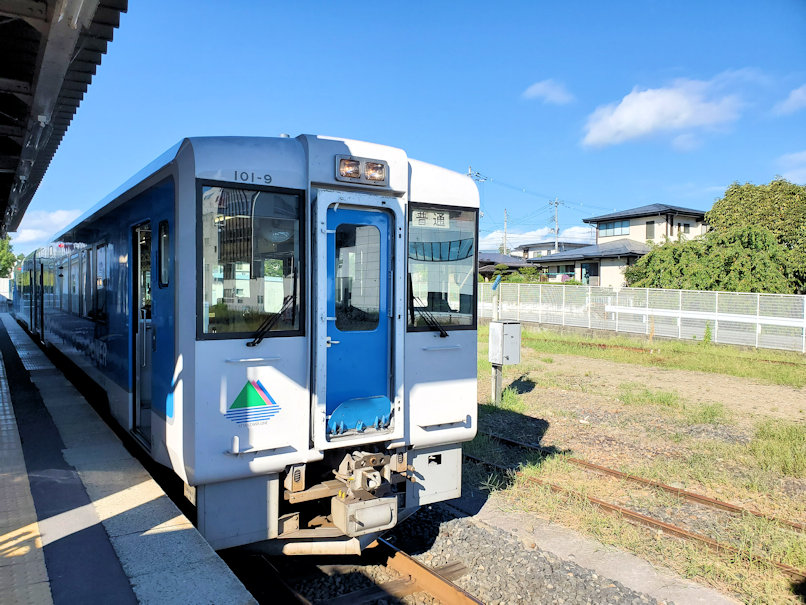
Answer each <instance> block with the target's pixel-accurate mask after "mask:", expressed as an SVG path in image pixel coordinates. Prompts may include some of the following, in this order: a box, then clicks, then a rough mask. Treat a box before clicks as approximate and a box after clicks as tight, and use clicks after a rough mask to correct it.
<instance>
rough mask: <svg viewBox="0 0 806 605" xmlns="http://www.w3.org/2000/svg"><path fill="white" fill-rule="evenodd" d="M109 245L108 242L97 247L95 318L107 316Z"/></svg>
mask: <svg viewBox="0 0 806 605" xmlns="http://www.w3.org/2000/svg"><path fill="white" fill-rule="evenodd" d="M108 247H109V246H108V245H107V244H102V245H100V246H98V247H97V248H96V249H95V309H94V311H95V319H105V318H106V295H107V293H106V290H107V286H108V284H109V267H108V266H107V260H108V259H107V248H108Z"/></svg>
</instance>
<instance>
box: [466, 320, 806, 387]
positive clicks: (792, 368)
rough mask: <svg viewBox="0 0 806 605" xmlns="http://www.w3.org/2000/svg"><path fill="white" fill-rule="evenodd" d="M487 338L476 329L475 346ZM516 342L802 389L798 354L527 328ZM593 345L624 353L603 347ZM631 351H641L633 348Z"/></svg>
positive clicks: (546, 351)
mask: <svg viewBox="0 0 806 605" xmlns="http://www.w3.org/2000/svg"><path fill="white" fill-rule="evenodd" d="M487 339H488V328H487V327H486V326H479V344H481V343H484V344H485V346H486V343H487ZM521 342H522V344H523V346H527V347H529V348H531V349H534V350H535V351H537V352H538V353H540V354H541V355H561V354H566V355H579V356H582V357H590V358H596V359H607V360H610V361H615V362H618V363H634V364H639V365H644V366H654V367H661V368H676V369H681V370H692V371H699V372H710V373H715V374H727V375H729V376H737V377H741V378H751V379H754V380H759V381H762V382H767V383H771V384H781V385H786V386H791V387H796V388H799V387H802V386H806V359H804V356H803V355H802V354H800V353H790V352H786V351H773V350H766V349H754V350H745V349H739V348H734V347H731V346H728V345H704V344H703V343H690V342H686V341H666V340H664V341H658V340H656V341H654V342H652V343H649V342H647V341H646V340H643V339H639V338H629V337H625V336H617V337H610V338H608V337H595V338H591V337H588V336H585V335H582V334H561V333H559V332H555V331H553V330H534V329H529V328H527V329H524V330H523V333H522V335H521ZM590 345H594V346H590ZM595 345H606V346H610V347H626V348H627V349H619V348H609V349H602V348H599V347H598V346H595ZM636 348H637V349H640V351H635V350H632V349H636ZM485 350H486V349H485ZM480 353H481V351H480ZM484 356H485V357H486V353H485V355H484Z"/></svg>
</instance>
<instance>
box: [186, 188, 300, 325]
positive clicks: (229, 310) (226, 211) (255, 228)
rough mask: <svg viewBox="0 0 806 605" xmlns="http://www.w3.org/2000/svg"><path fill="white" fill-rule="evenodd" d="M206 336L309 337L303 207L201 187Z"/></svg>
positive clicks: (278, 196) (257, 193) (288, 195)
mask: <svg viewBox="0 0 806 605" xmlns="http://www.w3.org/2000/svg"><path fill="white" fill-rule="evenodd" d="M200 205H201V217H200V222H201V234H200V236H201V238H200V239H201V242H200V244H201V256H202V258H201V259H200V260H199V271H200V272H201V273H202V274H203V281H202V291H201V293H200V300H199V305H200V307H201V308H200V309H199V315H200V316H201V322H200V326H199V327H200V336H204V337H207V338H236V337H247V336H249V337H251V336H252V335H253V334H254V333H255V332H256V331H257V330H258V328H260V327H261V325H263V324H264V323H265V322H266V321H267V320H268V319H269V318H271V317H275V316H276V317H277V320H276V321H275V322H274V325H273V326H272V327H271V331H270V333H269V335H271V334H272V333H279V334H283V335H291V334H301V332H302V328H301V325H302V323H301V319H300V307H301V301H302V296H301V294H302V283H301V281H302V280H301V278H300V276H301V275H304V274H305V272H304V267H303V264H302V250H303V244H302V232H301V227H300V225H301V223H302V203H301V195H300V194H299V193H296V192H290V191H286V190H283V191H277V190H266V189H259V190H258V189H240V188H234V187H218V186H202V187H201V204H200Z"/></svg>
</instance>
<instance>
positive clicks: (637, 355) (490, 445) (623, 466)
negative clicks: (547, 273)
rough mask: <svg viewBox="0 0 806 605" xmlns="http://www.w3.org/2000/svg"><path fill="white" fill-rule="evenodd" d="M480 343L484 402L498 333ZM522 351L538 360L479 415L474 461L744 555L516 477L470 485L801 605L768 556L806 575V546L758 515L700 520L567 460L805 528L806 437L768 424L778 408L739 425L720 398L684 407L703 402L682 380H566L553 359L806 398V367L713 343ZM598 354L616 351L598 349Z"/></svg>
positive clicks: (571, 342)
mask: <svg viewBox="0 0 806 605" xmlns="http://www.w3.org/2000/svg"><path fill="white" fill-rule="evenodd" d="M480 332H481V333H480V336H479V368H480V369H481V368H483V370H484V371H483V373H481V374H480V375H479V381H480V392H482V393H484V394H485V395H486V392H487V390H488V389H489V375H490V374H489V372H490V366H489V364H488V363H487V362H486V361H485V360H486V357H487V334H488V333H487V330H486V329H481V330H480ZM522 342H523V345H524V347H525V348H526V347H528V348H531V349H534V350H535V351H536V352H532V351H529V350H524V351H523V352H522V356H521V363H520V364H518V365H517V366H505V367H504V384H505V385H508V389H507V391H511V393H507V394H505V396H504V398H505V402H504V403H505V405H502V406H499V407H495V406H492V405H482V406H480V407H479V416H478V421H479V430H480V433H479V435H478V437H477V438H476V440H475V441H473V442H470V443H468V444H465V448H466V451H468V452H471V451H475V452H476V455H477V456H478V457H479V458H482V459H485V460H491V461H495V462H497V463H499V464H502V465H505V466H510V467H518V468H519V469H520V471H521V472H522V473H523V474H524V475H527V476H533V477H536V478H538V479H541V480H545V481H550V482H551V483H554V484H556V485H560V486H562V487H565V488H569V489H573V490H574V491H576V492H579V493H581V494H586V495H589V496H594V497H597V498H601V499H603V500H606V501H608V502H612V503H616V504H622V505H626V506H627V507H628V508H633V509H634V510H638V511H639V512H643V513H644V514H648V515H651V516H658V517H659V518H661V519H664V520H667V521H670V522H673V523H676V524H679V525H683V526H685V527H689V528H690V529H692V530H693V531H696V532H698V533H704V534H707V535H709V536H711V537H712V538H714V539H716V540H719V541H722V542H725V543H728V544H731V545H733V546H734V547H736V548H738V549H739V551H740V554H739V555H726V554H720V553H714V552H712V551H710V550H708V549H706V548H704V547H702V546H698V545H695V544H691V543H687V542H683V541H682V540H675V539H670V538H667V537H665V536H664V537H662V536H659V535H658V534H657V533H655V532H652V531H648V530H646V529H642V528H638V527H635V526H632V525H630V524H628V523H626V522H625V521H624V520H622V519H620V518H618V517H613V516H610V515H606V514H604V513H603V512H602V511H601V510H599V509H597V508H596V507H595V506H593V505H592V504H591V503H590V502H588V501H586V500H585V499H583V498H579V497H576V496H568V495H563V494H557V493H553V492H552V491H551V490H550V489H549V488H547V487H541V486H537V485H535V484H533V483H527V482H525V481H524V480H523V479H521V478H519V477H517V476H514V475H512V474H511V473H508V474H501V473H497V474H496V473H491V472H490V471H489V469H488V468H486V467H479V466H476V465H472V464H468V465H466V467H467V469H466V472H467V475H466V477H467V478H468V480H469V481H471V483H470V485H474V486H476V488H477V489H481V490H483V491H485V492H486V493H488V494H489V497H490V498H495V499H496V503H497V505H498V506H501V507H504V508H506V509H511V508H514V509H519V510H523V511H530V512H533V513H534V514H535V515H537V516H540V517H542V518H545V519H550V520H552V521H555V522H557V523H560V524H563V525H565V526H568V527H572V528H575V529H577V530H579V531H581V532H583V533H585V534H587V535H589V536H592V537H593V538H595V539H597V540H600V541H602V542H604V543H606V544H612V545H615V546H617V547H619V548H623V549H626V550H628V551H630V552H633V553H635V554H636V555H638V556H640V557H643V558H645V559H647V560H649V561H651V562H653V563H655V564H659V565H664V566H667V567H671V568H672V569H674V570H676V571H677V572H678V573H679V574H681V575H683V576H685V577H688V578H692V579H695V580H697V581H700V582H704V583H707V584H710V585H712V586H715V587H716V588H718V589H720V590H722V591H724V592H726V593H729V594H733V595H736V596H738V597H739V598H740V599H741V600H743V601H745V602H748V603H782V602H797V596H796V595H795V594H794V593H793V591H792V588H791V586H790V583H789V581H788V579H787V578H786V576H784V575H783V574H782V573H781V572H779V571H777V570H775V569H773V568H771V567H770V566H769V565H768V564H766V563H764V562H762V561H760V560H759V557H760V556H762V557H767V558H770V559H773V560H776V561H780V562H783V563H785V564H787V565H790V566H793V567H795V568H799V569H804V568H806V535H804V534H803V533H800V532H797V531H793V530H792V529H791V528H788V527H787V526H785V525H782V524H779V523H776V522H773V521H768V520H764V519H759V518H757V517H754V516H752V515H747V514H746V515H730V514H727V513H719V512H715V511H710V510H708V509H705V510H699V509H697V505H693V504H690V503H685V502H683V501H680V500H678V499H677V498H676V497H674V496H672V495H670V494H668V493H665V492H663V493H658V492H656V491H655V490H651V489H646V488H645V487H644V486H637V485H635V484H632V483H628V482H624V481H620V480H617V479H614V478H612V477H606V476H604V475H599V474H596V473H591V472H589V471H585V470H583V469H580V468H578V467H576V466H574V465H572V464H570V463H569V462H568V460H567V458H566V455H570V456H573V457H577V458H583V459H586V460H589V461H591V462H594V463H599V464H604V465H605V466H610V467H612V468H617V469H619V470H622V471H625V472H628V473H630V474H634V475H638V476H641V477H645V478H647V479H653V480H656V481H659V482H661V483H665V484H667V485H669V484H671V485H674V486H679V487H683V488H684V489H687V490H690V491H694V492H698V493H702V494H705V495H708V496H711V497H713V498H717V499H720V500H725V501H729V502H732V503H734V504H738V505H741V506H746V507H749V508H752V509H756V510H760V511H762V512H763V513H765V514H768V515H773V516H776V517H780V518H783V519H789V520H794V521H801V520H802V519H803V518H806V500H804V498H803V497H802V494H803V489H804V486H806V482H804V480H805V479H806V424H804V423H803V422H795V421H791V420H784V419H771V418H770V416H769V415H767V411H766V410H767V408H770V409H772V408H774V403H775V401H774V398H771V399H769V400H765V402H767V403H769V404H771V405H769V406H764V405H762V406H760V407H759V408H758V411H754V412H752V416H751V415H749V414H747V413H738V411H737V410H738V409H744V408H734V407H733V406H732V403H731V401H730V397H731V395H730V394H728V393H726V392H725V391H720V390H718V389H715V390H714V391H712V393H713V396H714V397H716V398H721V399H718V400H716V401H692V400H690V399H687V397H689V396H692V395H691V392H692V391H691V389H690V388H688V389H687V388H685V386H686V385H683V386H680V387H679V391H678V387H676V386H666V385H670V384H671V385H680V384H681V383H680V382H677V381H673V380H675V379H679V380H686V377H685V376H683V375H677V376H674V375H673V376H671V377H669V379H667V380H666V381H659V383H657V385H653V383H652V382H651V381H648V382H647V381H642V382H637V380H638V379H637V378H636V379H631V378H628V377H629V376H630V375H631V373H630V372H629V371H623V370H624V369H623V368H622V374H620V376H624V378H623V379H622V380H630V382H621V381H619V380H607V379H605V378H604V376H603V373H607V372H608V371H609V370H608V368H607V366H605V365H603V364H590V365H588V364H584V363H583V364H579V363H578V362H577V363H576V364H574V365H572V368H573V369H568V368H564V367H563V366H564V362H566V361H567V360H568V358H567V357H555V355H562V354H568V353H570V354H575V355H578V356H582V357H597V358H601V359H612V360H613V361H619V362H623V363H635V364H642V365H648V366H655V367H662V368H669V369H672V368H680V369H685V370H698V371H712V372H715V373H716V372H718V373H723V374H729V375H735V376H746V377H748V378H752V379H756V380H763V381H767V382H772V383H779V384H788V385H791V386H794V387H796V388H798V387H801V386H803V384H804V382H805V381H806V359H804V358H803V356H802V355H799V354H794V353H786V352H778V351H765V350H758V351H756V350H746V349H737V348H733V347H725V346H719V345H710V344H709V345H707V346H706V343H702V342H697V343H692V342H680V341H660V342H659V341H654V342H647V341H644V340H639V339H635V338H628V337H619V338H613V339H611V338H601V339H598V338H597V339H590V338H586V337H585V336H581V335H579V334H576V333H573V334H568V333H567V334H560V333H558V332H555V331H541V332H536V331H531V330H529V331H524V332H523V338H522ZM599 344H605V345H607V346H608V347H616V348H600V347H599V346H598V345H599ZM618 347H621V348H618ZM600 366H601V367H600ZM643 374H646V372H643ZM696 380H697V384H701V385H702V387H703V389H708V388H709V382H708V380H709V379H708V377H696ZM721 380H722V382H725V380H724V379H721ZM735 383H736V389H741V388H744V386H743V384H742V383H741V382H740V381H738V380H737V381H735ZM745 384H746V385H747V386H748V387H749V386H750V383H745ZM661 385H663V386H665V388H660V387H661ZM688 386H690V384H689V385H688ZM753 388H757V387H755V386H754V387H753ZM763 388H764V389H769V388H770V387H763ZM776 390H778V389H776ZM485 430H489V431H490V432H492V433H495V434H500V435H506V436H508V437H510V438H512V439H516V440H518V441H522V442H524V443H526V442H528V443H535V442H539V443H541V445H543V446H544V447H546V448H549V450H551V451H555V452H557V454H556V455H553V456H551V455H549V456H548V457H545V455H544V456H540V457H535V456H534V455H532V454H531V453H529V452H527V451H525V450H523V449H521V448H507V447H504V446H502V445H501V444H500V443H496V442H495V441H493V440H490V439H489V438H488V437H486V436H485V435H484V434H483V431H485ZM527 531H528V530H527Z"/></svg>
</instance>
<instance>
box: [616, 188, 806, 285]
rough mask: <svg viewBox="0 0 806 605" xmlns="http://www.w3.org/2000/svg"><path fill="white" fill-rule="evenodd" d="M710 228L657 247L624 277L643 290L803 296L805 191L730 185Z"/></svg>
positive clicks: (805, 282)
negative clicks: (665, 289)
mask: <svg viewBox="0 0 806 605" xmlns="http://www.w3.org/2000/svg"><path fill="white" fill-rule="evenodd" d="M705 220H706V222H708V224H709V225H710V226H711V231H709V232H708V233H706V234H705V235H704V236H702V237H700V238H697V239H694V240H688V241H683V240H680V241H677V242H666V243H665V244H663V245H661V246H654V247H653V249H652V251H651V252H650V253H649V254H647V255H646V256H644V257H642V258H641V259H640V260H639V261H638V262H637V263H636V264H635V265H632V266H631V267H628V268H627V270H626V272H625V277H626V279H627V283H628V284H629V285H630V286H633V287H641V288H680V289H685V290H724V291H729V292H770V293H797V292H800V293H803V292H806V186H801V185H795V184H793V183H790V182H789V181H787V180H785V179H780V178H779V179H775V180H773V181H772V182H770V183H769V184H767V185H752V184H750V183H745V184H744V185H740V184H738V183H734V184H733V185H731V186H730V187H728V189H727V191H725V195H724V196H723V197H722V198H721V199H719V200H717V202H716V203H715V204H714V207H713V208H712V209H711V210H710V211H709V212H708V213H706V215H705Z"/></svg>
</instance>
